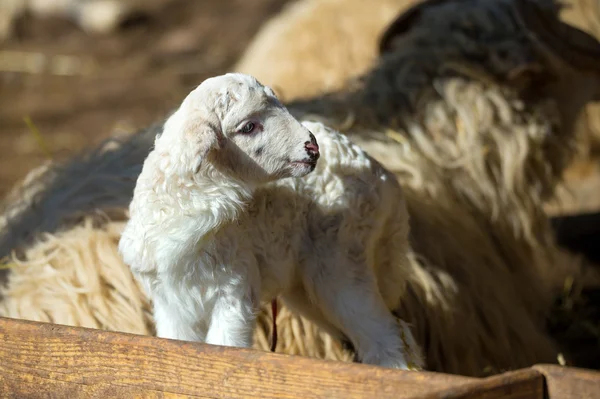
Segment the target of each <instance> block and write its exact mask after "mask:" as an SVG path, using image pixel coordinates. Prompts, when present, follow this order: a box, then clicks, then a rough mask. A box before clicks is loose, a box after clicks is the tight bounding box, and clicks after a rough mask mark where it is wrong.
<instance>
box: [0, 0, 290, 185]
mask: <svg viewBox="0 0 600 399" xmlns="http://www.w3.org/2000/svg"><path fill="white" fill-rule="evenodd" d="M285 3H286V1H285V0H252V1H247V0H212V1H195V0H147V1H135V0H122V1H106V0H95V1H81V0H38V1H27V0H0V148H2V149H3V154H2V156H1V157H0V196H3V195H4V194H5V193H6V192H7V191H8V190H9V189H10V187H11V186H12V185H13V184H14V183H16V182H17V181H18V180H19V179H21V178H23V177H24V176H25V175H26V174H27V172H28V171H29V170H31V169H32V168H33V167H35V166H38V165H40V164H41V163H42V162H44V161H45V159H47V158H49V157H52V158H53V159H54V160H61V159H65V158H67V157H68V155H69V154H73V153H75V152H77V151H79V150H81V149H83V148H89V147H92V146H94V145H96V144H98V143H99V142H101V141H102V140H104V139H106V138H107V137H108V136H110V135H120V134H127V133H132V132H133V131H135V130H136V129H138V128H142V127H144V126H147V125H149V124H151V123H152V122H155V121H157V120H159V119H161V118H163V117H164V116H165V113H166V112H168V111H169V110H171V109H172V108H173V107H175V106H176V105H177V104H178V103H179V102H180V101H181V99H182V98H183V97H184V96H185V95H186V94H187V93H188V92H189V91H190V89H191V88H192V87H194V86H196V85H197V84H199V83H200V82H201V81H202V80H203V79H205V78H207V77H209V76H211V75H216V74H220V73H223V72H224V71H226V70H228V68H230V67H231V66H232V65H233V63H234V62H235V61H236V60H237V58H238V57H239V56H240V54H241V53H242V51H243V50H244V48H245V46H246V45H247V44H248V43H249V41H250V40H251V39H252V37H253V35H254V34H255V33H256V31H257V30H258V29H259V27H260V26H261V24H262V23H264V22H265V20H267V19H268V18H269V17H271V16H273V15H274V14H276V13H277V12H278V11H279V10H280V9H281V7H282V6H283V5H284V4H285ZM38 133H39V134H38ZM40 137H41V139H40Z"/></svg>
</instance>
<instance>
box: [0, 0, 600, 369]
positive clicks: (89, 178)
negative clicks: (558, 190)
mask: <svg viewBox="0 0 600 399" xmlns="http://www.w3.org/2000/svg"><path fill="white" fill-rule="evenodd" d="M416 11H417V12H414V11H411V12H410V13H409V14H407V15H408V16H409V17H410V18H408V19H407V18H404V19H401V20H400V21H401V22H402V23H401V24H396V25H395V28H394V29H397V28H398V27H400V28H401V29H399V30H396V32H397V34H396V39H399V40H395V44H394V45H393V46H392V47H390V49H391V51H390V52H389V53H388V54H386V55H384V56H383V57H382V58H381V59H380V60H379V63H378V64H377V66H376V67H375V68H374V69H373V70H372V71H370V72H369V73H367V74H366V75H365V76H364V77H362V78H361V79H359V80H357V81H356V82H354V83H352V84H351V85H349V86H348V87H346V88H344V89H343V90H340V91H338V92H335V93H331V94H329V95H326V96H319V97H317V98H314V99H309V100H304V101H296V102H293V103H288V104H287V106H288V108H289V110H290V111H291V112H292V114H293V115H295V116H296V117H298V118H301V119H317V118H318V119H322V120H324V121H325V122H326V123H327V124H330V125H332V126H334V127H338V129H340V130H342V131H343V132H345V133H347V134H348V135H349V136H352V137H353V138H354V139H355V140H357V141H358V140H360V142H361V143H362V144H363V145H364V147H365V148H367V149H368V151H369V152H371V153H372V155H375V157H376V158H379V160H380V161H382V162H383V163H384V165H386V166H388V167H389V168H393V169H395V170H396V172H397V175H398V178H399V180H400V182H401V183H402V186H403V188H404V190H405V192H406V196H407V202H408V207H409V212H410V214H411V220H412V223H411V229H412V234H411V247H412V256H411V257H410V262H411V267H413V268H414V270H416V271H417V273H415V276H414V278H412V279H411V280H410V281H409V282H408V287H407V295H406V297H405V300H404V301H403V305H402V310H401V312H400V315H401V317H402V318H403V319H405V320H407V321H408V322H409V323H411V324H413V325H414V327H415V335H416V336H415V338H416V340H417V341H418V343H420V344H421V345H422V346H423V347H424V350H425V357H426V359H427V365H426V368H427V369H430V370H437V371H444V372H450V373H460V374H467V375H481V374H483V373H485V372H490V371H491V372H494V371H498V370H503V369H510V368H517V367H524V366H529V365H531V364H533V363H538V362H554V361H556V355H557V353H558V348H557V347H556V345H555V344H554V342H553V341H552V339H551V337H549V335H548V334H547V333H546V331H545V330H544V321H545V317H546V316H547V313H548V309H549V303H550V301H551V299H552V297H553V294H554V292H553V289H554V288H555V286H556V282H557V281H561V282H562V279H563V277H564V276H565V275H566V274H568V273H573V274H574V275H575V277H576V278H577V277H578V275H579V274H581V273H583V271H582V270H581V269H579V266H578V264H577V261H576V260H574V259H571V258H568V257H566V256H564V255H563V254H562V253H561V252H560V251H559V250H558V248H557V247H556V246H555V245H554V242H553V239H552V237H551V231H550V228H549V226H548V221H547V218H546V216H545V214H544V213H543V211H542V207H541V203H542V202H543V201H544V200H545V199H547V198H549V197H550V196H551V195H552V193H553V188H554V185H555V184H556V182H557V181H559V179H560V174H561V172H562V170H563V169H564V168H565V165H567V164H568V162H569V160H570V157H571V156H572V154H573V152H574V142H575V137H574V134H573V123H574V121H575V120H576V116H577V114H578V111H579V110H580V109H581V107H583V105H585V104H586V103H587V102H588V101H590V100H591V99H593V98H595V97H597V96H598V92H599V90H598V88H599V84H598V75H597V69H598V65H597V61H594V58H593V57H591V56H586V55H585V54H586V52H594V51H595V52H596V54H597V53H598V51H599V50H598V46H599V44H598V43H597V42H595V41H593V42H592V41H591V39H590V38H589V37H585V38H582V37H580V36H579V32H577V33H574V31H572V30H568V31H566V32H565V31H564V29H566V27H565V25H562V24H560V22H559V21H558V19H557V9H556V8H555V7H554V2H552V1H550V0H544V1H539V2H532V1H522V0H518V1H509V0H498V1H495V2H489V1H484V0H462V1H432V2H425V3H423V4H422V5H421V6H419V7H418V9H416ZM540 16H543V17H544V19H545V20H546V21H549V22H546V25H544V26H540V24H539V21H540V18H538V17H540ZM401 18H402V17H401ZM548 23H550V25H547V24H548ZM432 27H435V29H433V28H432ZM542 27H549V29H550V31H555V32H556V34H557V35H558V36H560V35H565V36H567V35H571V34H572V35H574V36H575V39H571V41H573V40H576V43H581V44H586V46H585V48H581V46H573V48H571V49H569V47H568V46H565V47H561V46H559V45H557V44H556V43H554V42H553V41H552V40H550V38H548V37H547V36H545V35H540V33H541V32H543V31H542ZM546 31H547V30H546ZM563 54H569V56H573V57H575V58H572V59H566V58H567V57H566V56H563ZM349 115H350V116H351V118H350V119H349V118H348V116H349ZM348 120H350V122H352V123H347V121H348ZM157 131H160V127H156V128H151V129H148V130H145V131H143V132H141V133H140V134H138V135H135V136H133V137H132V138H130V139H129V140H128V141H127V142H125V143H124V144H121V145H119V146H117V147H116V148H112V149H110V148H106V149H104V150H102V151H100V150H98V151H96V152H94V153H92V154H89V155H88V156H87V157H86V158H83V159H78V160H74V161H73V162H72V163H70V164H68V165H66V167H64V168H50V169H49V170H48V171H46V172H44V173H42V175H41V177H37V178H33V180H32V181H31V182H30V183H29V184H28V185H26V186H25V187H24V188H23V190H17V191H15V195H17V197H23V196H21V194H19V192H24V193H25V194H26V195H25V197H23V198H24V200H23V201H20V202H17V203H15V204H14V207H11V209H12V210H13V212H12V213H11V214H10V215H11V217H10V222H11V223H10V224H11V227H12V228H11V229H7V230H5V231H7V232H9V234H6V235H4V236H3V237H2V248H3V249H4V250H5V251H6V249H7V248H16V247H18V244H19V243H21V242H26V240H27V239H28V238H31V234H32V233H33V232H35V231H36V230H37V231H54V230H55V229H56V226H58V224H59V222H61V221H63V220H64V219H65V217H66V216H73V215H76V214H77V211H80V212H82V213H84V214H85V213H89V212H90V211H91V210H92V209H95V208H100V209H109V208H111V207H114V208H116V209H117V211H118V212H120V213H122V211H123V209H124V208H125V207H126V205H127V203H128V202H129V199H130V198H131V192H132V190H133V182H134V180H135V178H136V177H137V174H138V173H139V170H140V167H141V164H142V160H143V159H144V157H145V156H146V154H147V152H148V150H149V148H150V145H151V143H152V142H153V140H154V135H155V133H156V132H157ZM111 159H112V160H115V162H116V163H115V164H111V163H110V161H109V160H111ZM74 181H77V186H73V184H72V183H73V182H74ZM103 185H104V186H103ZM28 193H29V194H33V195H30V197H31V198H32V199H33V200H32V201H28V200H27V199H26V198H27V196H28V195H29V194H28ZM89 203H91V205H90V204H89ZM32 204H39V205H38V206H40V208H37V209H36V208H35V206H32ZM6 214H7V215H8V214H9V213H6ZM41 215H43V216H41ZM87 220H90V219H89V218H88V219H87ZM112 220H113V222H112V223H108V224H106V225H104V226H102V227H98V228H95V229H94V228H92V226H91V225H90V224H89V223H88V224H80V225H78V226H76V227H74V228H73V229H72V230H70V231H67V232H65V233H62V234H61V235H60V236H58V238H57V237H52V236H50V237H48V238H47V239H45V240H43V241H42V242H40V243H38V244H36V245H34V246H30V247H28V248H25V255H26V258H27V261H26V264H25V265H22V266H19V267H18V268H13V272H12V273H11V276H10V281H9V284H8V287H7V289H5V290H4V291H3V292H4V295H5V296H6V299H5V301H4V303H3V304H2V311H1V313H2V314H6V315H9V316H12V317H22V318H29V319H42V320H51V321H57V320H64V319H61V317H62V318H65V319H67V321H68V322H69V323H67V324H84V323H87V325H91V326H94V327H99V328H110V329H117V330H123V329H125V328H127V329H129V330H130V331H131V330H133V331H136V332H142V333H150V332H151V329H150V328H151V327H148V326H147V325H146V324H145V322H146V321H147V319H146V318H145V316H144V313H143V308H142V306H141V304H142V303H143V296H142V295H141V294H140V293H139V291H137V288H136V287H135V285H134V284H132V283H131V281H132V279H131V276H129V277H127V274H126V273H125V272H123V270H126V269H125V266H124V265H123V264H122V263H120V262H119V260H118V257H116V256H115V251H116V241H117V240H118V232H119V231H120V230H119V229H120V228H122V225H119V224H118V223H119V221H118V218H117V216H113V217H112ZM21 240H25V241H21ZM40 263H41V264H42V265H46V267H41V268H40V266H37V267H35V266H33V265H39V264H40ZM50 265H51V266H50ZM84 270H85V272H84ZM115 275H118V276H119V278H120V279H121V280H119V281H115V277H114V276H115ZM90 276H94V278H90ZM96 276H97V277H96ZM65 286H67V287H78V289H77V290H75V289H72V290H65V289H64V288H60V287H65ZM107 287H108V289H107ZM42 292H46V293H47V294H46V295H41V294H42ZM32 304H33V305H32ZM109 309H110V310H109ZM261 320H262V323H263V326H262V327H261V328H260V329H259V333H258V334H257V335H256V337H257V338H256V339H257V341H256V345H257V346H258V347H262V348H265V349H266V348H267V347H268V345H267V344H266V340H265V337H266V333H265V332H268V327H266V326H264V324H265V320H267V316H266V314H265V313H263V317H262V319H261ZM279 321H280V322H281V323H282V324H283V326H282V336H281V337H280V338H281V341H280V342H281V343H282V345H281V347H280V350H283V351H285V352H287V353H299V354H308V355H314V356H319V357H328V358H333V359H344V360H347V359H349V356H348V354H347V353H345V352H343V351H342V350H341V348H340V346H339V344H338V343H336V342H335V341H332V339H331V337H330V336H329V335H327V334H324V333H318V332H317V331H318V330H317V329H316V328H315V327H314V325H312V324H310V323H308V322H307V321H306V320H304V319H302V318H299V317H296V316H290V314H289V313H288V312H286V311H284V312H283V315H282V318H281V319H280V320H279Z"/></svg>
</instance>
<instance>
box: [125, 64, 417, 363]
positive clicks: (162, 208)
mask: <svg viewBox="0 0 600 399" xmlns="http://www.w3.org/2000/svg"><path fill="white" fill-rule="evenodd" d="M309 129H310V130H309ZM311 132H312V133H311ZM313 134H314V136H313ZM315 137H316V139H315ZM317 142H318V144H317ZM319 146H320V151H321V152H320V153H319ZM320 154H321V160H320V161H319V162H317V159H318V158H319V155H320ZM310 172H313V173H310ZM130 217H131V219H130V221H129V222H128V224H127V226H126V228H125V230H124V232H123V236H122V238H121V240H120V243H119V251H120V253H121V255H122V256H123V258H124V260H125V262H126V263H127V264H128V265H130V267H131V269H132V271H133V273H134V275H135V276H136V277H137V278H138V279H139V280H140V281H141V282H142V284H143V286H144V288H145V289H146V290H147V292H148V294H149V296H150V298H151V299H152V301H153V306H154V316H155V319H156V326H157V335H158V336H159V337H164V338H172V339H181V340H188V341H201V342H206V343H209V344H215V345H226V346H237V347H250V346H251V344H252V338H253V336H252V334H253V330H254V326H255V319H256V314H257V312H258V310H259V305H260V303H261V301H271V300H272V299H274V298H275V297H277V296H281V298H282V299H283V300H284V301H285V303H286V304H287V305H288V306H289V307H290V308H292V309H294V310H296V311H298V312H300V313H302V314H303V315H305V316H306V317H308V318H310V319H312V320H314V321H315V322H316V323H318V324H319V325H320V326H321V327H322V328H324V329H326V330H327V331H329V332H330V333H333V334H335V335H336V336H338V337H340V339H342V340H348V341H349V342H350V343H351V344H352V346H353V347H354V348H355V350H356V354H357V357H358V359H359V360H360V361H362V362H364V363H370V364H375V365H380V366H384V367H392V368H401V369H407V368H409V367H408V366H409V364H410V363H411V362H412V364H414V365H415V367H416V368H420V367H422V365H423V360H422V358H421V354H420V349H418V348H417V346H416V344H415V342H414V340H413V337H412V334H411V332H410V329H409V328H408V326H407V325H406V324H405V323H404V322H402V321H401V320H397V319H396V318H395V317H394V315H393V314H392V311H393V310H395V309H396V308H397V307H398V305H399V301H400V296H401V295H402V293H403V290H404V286H405V281H406V279H407V277H408V273H409V268H408V261H407V252H408V245H409V244H408V231H409V227H408V213H407V210H406V205H405V200H404V197H403V193H402V190H401V188H400V186H399V185H398V183H397V181H396V179H395V178H394V177H393V175H391V174H390V173H389V172H387V171H386V170H385V169H384V168H383V167H382V166H381V165H379V164H378V163H377V162H376V161H374V160H373V159H372V158H370V157H369V156H368V155H367V154H365V153H364V152H363V151H362V150H361V149H360V148H359V147H357V146H356V145H354V144H352V143H351V142H350V141H349V140H348V139H347V138H346V137H344V136H343V135H341V134H339V133H337V132H334V131H332V130H330V129H328V128H326V127H325V126H323V125H322V124H320V123H309V122H304V123H303V124H301V123H300V122H298V121H297V120H296V119H294V118H293V117H292V116H291V115H290V114H289V113H288V111H287V109H286V108H285V107H284V106H283V105H282V104H281V103H280V102H279V100H278V99H277V98H276V96H275V95H274V93H273V91H272V90H271V89H270V88H268V87H265V86H263V85H261V84H260V83H259V82H258V81H257V80H256V79H255V78H253V77H252V76H249V75H244V74H226V75H223V76H219V77H215V78H210V79H207V80H205V81H204V82H203V83H202V84H200V85H199V86H198V87H197V88H196V89H195V90H193V91H192V92H191V93H190V94H189V95H188V96H187V97H186V98H185V100H184V101H183V103H182V104H181V106H180V107H179V109H178V110H177V111H176V112H175V113H174V114H173V115H172V116H171V117H170V118H169V119H168V120H167V122H166V123H165V126H164V131H163V133H162V134H161V135H160V136H158V137H157V138H156V142H155V147H154V149H153V150H152V151H151V152H150V154H149V155H148V157H147V159H146V160H145V162H144V166H143V170H142V173H141V174H140V176H139V178H138V181H137V185H136V187H135V191H134V196H133V200H132V202H131V205H130ZM409 349H410V351H414V353H409ZM413 355H414V358H413V359H411V357H412V356H413Z"/></svg>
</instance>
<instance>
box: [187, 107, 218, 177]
mask: <svg viewBox="0 0 600 399" xmlns="http://www.w3.org/2000/svg"><path fill="white" fill-rule="evenodd" d="M182 128H183V137H184V138H185V142H186V143H188V145H189V146H190V147H189V148H188V150H189V154H190V158H191V159H189V160H188V161H189V162H190V165H191V166H192V170H193V172H194V173H198V171H199V170H200V167H201V166H202V163H203V162H204V160H205V159H206V157H207V156H208V155H209V153H210V152H211V151H213V150H218V149H220V148H221V147H222V146H223V145H224V141H225V138H224V136H223V133H222V132H221V130H220V129H219V127H218V126H217V124H216V123H215V121H211V120H210V119H209V118H203V117H200V116H198V117H196V118H190V119H188V120H186V121H185V122H184V124H183V127H182Z"/></svg>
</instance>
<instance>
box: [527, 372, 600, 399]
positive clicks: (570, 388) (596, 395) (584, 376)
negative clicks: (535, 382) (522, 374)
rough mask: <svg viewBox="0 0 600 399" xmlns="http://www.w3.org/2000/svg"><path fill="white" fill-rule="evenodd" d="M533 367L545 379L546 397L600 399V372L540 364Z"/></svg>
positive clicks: (554, 398) (556, 398)
mask: <svg viewBox="0 0 600 399" xmlns="http://www.w3.org/2000/svg"><path fill="white" fill-rule="evenodd" d="M533 369H535V370H537V371H539V372H540V373H542V374H543V375H544V377H545V380H546V391H547V398H548V399H600V372H598V371H594V370H586V369H580V368H575V367H561V366H556V365H552V364H540V365H536V366H534V367H533Z"/></svg>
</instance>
